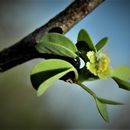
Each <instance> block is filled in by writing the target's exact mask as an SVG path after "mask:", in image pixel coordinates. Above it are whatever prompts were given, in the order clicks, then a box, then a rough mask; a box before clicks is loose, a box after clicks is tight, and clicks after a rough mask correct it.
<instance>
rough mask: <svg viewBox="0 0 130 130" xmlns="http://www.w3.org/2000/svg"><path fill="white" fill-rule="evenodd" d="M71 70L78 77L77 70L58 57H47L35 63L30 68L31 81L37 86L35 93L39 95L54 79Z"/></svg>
mask: <svg viewBox="0 0 130 130" xmlns="http://www.w3.org/2000/svg"><path fill="white" fill-rule="evenodd" d="M71 71H73V72H74V74H75V79H78V73H77V70H76V69H75V68H74V67H73V66H72V65H71V64H70V63H69V62H66V61H64V60H60V59H49V60H45V61H42V62H41V63H39V64H37V65H36V66H35V67H34V69H33V70H32V74H31V81H32V84H33V85H34V87H35V88H38V90H37V95H38V96H40V95H41V94H42V93H44V92H45V91H46V90H47V88H49V87H50V86H51V85H52V84H53V83H54V82H55V81H56V80H58V79H59V78H61V77H63V76H64V75H66V74H67V73H69V72H71Z"/></svg>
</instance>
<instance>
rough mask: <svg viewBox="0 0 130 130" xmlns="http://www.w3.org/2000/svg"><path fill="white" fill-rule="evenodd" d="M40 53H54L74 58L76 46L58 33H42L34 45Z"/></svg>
mask: <svg viewBox="0 0 130 130" xmlns="http://www.w3.org/2000/svg"><path fill="white" fill-rule="evenodd" d="M36 49H37V50H38V52H40V53H47V54H54V55H60V56H67V57H70V58H76V57H78V56H77V54H76V53H77V52H78V50H77V48H76V46H75V45H74V44H73V42H72V41H71V40H69V39H68V38H67V37H65V36H64V35H62V34H59V33H48V34H46V35H44V36H43V37H42V38H41V40H40V42H39V43H38V44H37V45H36Z"/></svg>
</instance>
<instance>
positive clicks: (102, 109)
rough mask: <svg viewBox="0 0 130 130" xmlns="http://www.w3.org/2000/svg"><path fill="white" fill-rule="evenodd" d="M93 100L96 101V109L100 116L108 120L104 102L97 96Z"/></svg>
mask: <svg viewBox="0 0 130 130" xmlns="http://www.w3.org/2000/svg"><path fill="white" fill-rule="evenodd" d="M95 101H96V105H97V108H98V111H99V113H100V115H101V116H102V118H103V119H104V120H105V121H107V122H109V117H108V112H107V108H106V104H104V103H102V102H101V101H100V100H98V99H97V98H96V99H95Z"/></svg>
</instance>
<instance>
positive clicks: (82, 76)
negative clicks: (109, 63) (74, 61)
mask: <svg viewBox="0 0 130 130" xmlns="http://www.w3.org/2000/svg"><path fill="white" fill-rule="evenodd" d="M98 79H99V77H97V76H94V75H93V74H92V73H91V72H90V71H88V69H87V68H86V66H85V67H83V68H81V69H80V70H79V81H80V82H85V81H94V80H98Z"/></svg>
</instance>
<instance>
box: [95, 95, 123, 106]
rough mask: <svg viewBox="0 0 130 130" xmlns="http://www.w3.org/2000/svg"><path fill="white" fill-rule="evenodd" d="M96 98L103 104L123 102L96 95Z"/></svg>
mask: <svg viewBox="0 0 130 130" xmlns="http://www.w3.org/2000/svg"><path fill="white" fill-rule="evenodd" d="M97 99H98V100H99V101H100V102H102V103H104V104H110V105H123V103H120V102H117V101H113V100H109V99H104V98H100V97H97Z"/></svg>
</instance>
